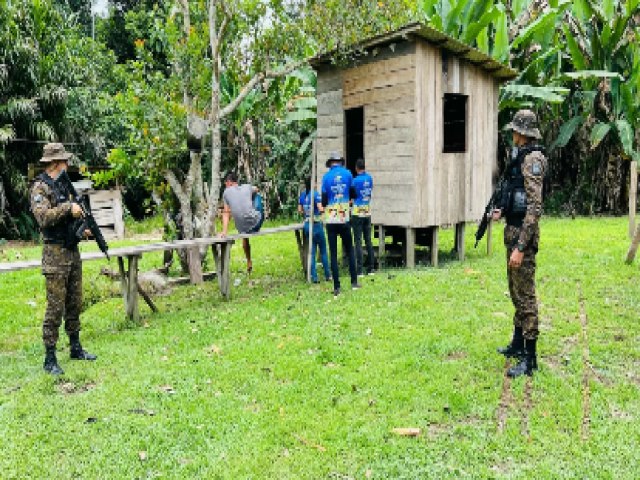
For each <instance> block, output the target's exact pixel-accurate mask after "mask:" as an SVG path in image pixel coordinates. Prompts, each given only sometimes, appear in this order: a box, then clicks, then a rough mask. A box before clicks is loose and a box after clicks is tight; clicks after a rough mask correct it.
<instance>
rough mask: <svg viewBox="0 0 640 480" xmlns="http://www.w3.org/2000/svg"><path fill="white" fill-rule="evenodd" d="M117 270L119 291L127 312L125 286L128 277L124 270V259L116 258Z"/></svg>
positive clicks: (126, 288) (127, 288) (127, 289)
mask: <svg viewBox="0 0 640 480" xmlns="http://www.w3.org/2000/svg"><path fill="white" fill-rule="evenodd" d="M118 269H119V270H120V291H121V292H122V299H123V300H124V309H125V312H126V311H127V305H128V304H129V287H128V285H127V281H128V277H127V273H126V270H125V269H124V259H123V258H122V257H118Z"/></svg>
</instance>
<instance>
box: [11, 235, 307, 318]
mask: <svg viewBox="0 0 640 480" xmlns="http://www.w3.org/2000/svg"><path fill="white" fill-rule="evenodd" d="M302 226H303V225H302V223H296V224H292V225H283V226H280V227H274V228H265V229H262V230H261V231H259V232H256V233H246V234H237V235H229V236H227V237H224V238H221V237H211V238H195V239H192V240H176V241H173V242H158V243H150V244H146V245H138V246H133V247H122V248H115V249H113V250H110V251H109V257H112V258H117V259H118V268H119V270H120V286H121V289H122V297H123V299H124V305H125V311H126V314H127V318H129V319H131V320H135V321H138V319H139V318H140V313H139V310H138V294H140V295H141V296H142V297H143V298H144V300H145V301H146V303H147V304H148V305H149V307H150V308H151V309H152V310H153V311H154V312H157V311H158V309H157V308H156V306H155V304H154V303H153V301H152V300H151V297H150V296H149V295H148V294H147V293H146V292H144V290H143V289H142V288H141V287H140V284H139V283H138V262H139V260H140V257H142V255H143V254H144V253H149V252H158V251H165V250H182V249H193V248H197V249H200V248H203V247H204V248H208V247H209V246H211V250H212V253H213V258H214V261H215V265H216V276H217V278H218V286H219V288H220V293H221V294H222V296H223V297H224V298H225V299H229V297H230V295H231V269H230V263H231V247H232V246H233V244H234V243H235V242H236V240H241V239H243V238H253V237H260V236H264V235H271V234H276V233H283V232H294V233H295V235H296V242H297V245H298V252H299V254H300V260H301V262H302V268H303V272H304V271H305V266H306V262H305V253H304V252H305V248H306V246H305V242H304V241H303V236H302ZM104 258H105V256H104V254H103V253H102V252H85V253H83V254H81V256H80V259H81V260H82V261H83V262H88V261H92V260H101V259H104ZM125 259H126V260H127V262H126V265H125ZM41 265H42V263H41V260H40V259H38V260H28V261H24V262H5V263H0V273H6V272H17V271H19V270H27V269H33V268H40V267H41Z"/></svg>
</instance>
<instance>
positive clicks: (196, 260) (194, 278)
mask: <svg viewBox="0 0 640 480" xmlns="http://www.w3.org/2000/svg"><path fill="white" fill-rule="evenodd" d="M187 258H188V262H189V278H190V279H191V284H192V285H200V284H201V283H202V282H203V281H204V279H203V277H202V261H201V260H200V248H198V247H192V248H189V249H188V250H187Z"/></svg>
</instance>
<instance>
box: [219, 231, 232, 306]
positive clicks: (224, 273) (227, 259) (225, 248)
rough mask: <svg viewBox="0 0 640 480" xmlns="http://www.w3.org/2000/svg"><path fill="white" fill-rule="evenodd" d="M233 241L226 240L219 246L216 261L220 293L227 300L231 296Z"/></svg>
mask: <svg viewBox="0 0 640 480" xmlns="http://www.w3.org/2000/svg"><path fill="white" fill-rule="evenodd" d="M232 245H233V240H228V241H226V242H224V243H222V244H221V245H220V256H219V260H218V266H217V273H218V285H219V286H220V293H221V294H222V296H223V297H224V298H225V300H228V299H229V298H230V296H231V269H230V264H231V246H232Z"/></svg>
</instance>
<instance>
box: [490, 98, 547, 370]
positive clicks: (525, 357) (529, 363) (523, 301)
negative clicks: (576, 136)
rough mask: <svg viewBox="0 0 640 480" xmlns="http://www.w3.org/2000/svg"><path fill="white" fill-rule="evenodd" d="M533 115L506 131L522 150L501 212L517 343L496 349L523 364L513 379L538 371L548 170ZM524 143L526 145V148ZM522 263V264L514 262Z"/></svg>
mask: <svg viewBox="0 0 640 480" xmlns="http://www.w3.org/2000/svg"><path fill="white" fill-rule="evenodd" d="M536 124H537V119H536V115H535V113H533V112H532V111H530V110H519V111H518V112H517V113H516V114H515V115H514V117H513V120H512V122H511V123H509V124H508V125H507V128H508V129H511V130H513V131H514V132H517V133H519V134H520V136H517V137H516V136H514V140H517V141H518V144H519V145H520V146H519V147H518V150H517V151H516V153H515V155H514V158H512V161H511V163H510V164H509V166H508V170H507V181H508V183H507V189H506V192H505V195H504V196H503V199H502V202H503V203H502V205H501V210H502V214H503V215H504V216H505V219H506V223H507V224H506V226H505V229H504V245H505V247H506V254H507V278H508V281H509V293H510V294H511V301H512V302H513V305H514V307H515V313H514V316H513V326H514V331H513V339H512V340H511V343H510V344H509V345H508V346H506V347H504V348H500V349H498V352H499V353H501V354H503V355H505V356H507V357H517V358H519V360H520V363H519V364H518V365H516V366H514V367H512V368H510V369H509V370H508V372H507V374H508V375H509V376H511V377H517V376H519V375H523V374H527V375H532V374H533V371H534V370H536V369H537V368H538V364H537V356H536V344H537V339H538V333H539V331H538V303H537V299H536V285H535V275H536V254H537V253H538V245H539V242H540V226H539V221H540V217H541V216H542V188H543V181H544V176H545V173H546V171H547V159H546V157H545V155H544V153H543V148H542V147H540V146H538V145H535V144H534V143H533V140H534V139H540V138H541V135H540V131H539V130H538V128H537V127H536ZM523 143H524V144H523ZM516 249H517V250H518V251H519V252H521V253H522V263H521V264H520V265H519V266H513V267H511V266H509V262H510V259H511V256H512V255H513V253H514V251H515V250H516ZM514 261H516V262H517V261H518V259H517V258H516V259H514Z"/></svg>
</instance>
